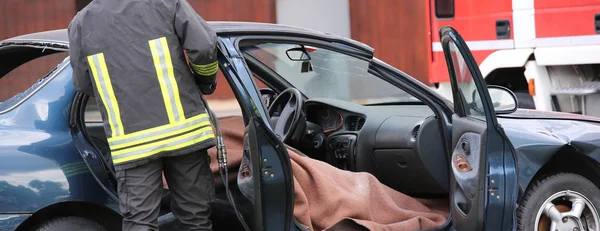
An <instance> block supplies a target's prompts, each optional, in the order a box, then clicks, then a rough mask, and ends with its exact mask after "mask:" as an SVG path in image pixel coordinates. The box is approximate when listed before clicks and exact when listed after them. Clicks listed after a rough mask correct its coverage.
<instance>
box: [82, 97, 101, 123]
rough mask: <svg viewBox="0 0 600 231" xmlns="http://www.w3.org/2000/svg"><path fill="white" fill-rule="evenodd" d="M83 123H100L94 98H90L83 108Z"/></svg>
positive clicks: (98, 111) (98, 109)
mask: <svg viewBox="0 0 600 231" xmlns="http://www.w3.org/2000/svg"><path fill="white" fill-rule="evenodd" d="M84 121H85V122H86V123H102V116H101V115H100V108H99V107H98V102H96V98H95V97H93V96H92V97H90V98H89V99H88V101H87V104H86V106H85V114H84Z"/></svg>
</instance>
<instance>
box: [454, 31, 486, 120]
mask: <svg viewBox="0 0 600 231" xmlns="http://www.w3.org/2000/svg"><path fill="white" fill-rule="evenodd" d="M448 46H449V48H450V53H451V56H452V66H453V67H454V75H455V76H456V81H457V86H458V92H454V93H453V94H458V97H460V98H462V99H463V100H462V103H463V108H464V109H465V115H466V116H470V117H474V118H477V119H480V120H485V111H484V110H483V106H482V102H483V101H482V98H481V94H480V93H479V91H478V90H477V86H476V85H475V82H474V81H473V74H472V73H471V70H469V67H468V66H467V63H466V62H465V59H464V58H463V55H462V54H461V53H460V51H459V50H458V47H456V44H454V42H453V41H450V43H449V44H448Z"/></svg>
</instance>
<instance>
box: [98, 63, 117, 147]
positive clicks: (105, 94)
mask: <svg viewBox="0 0 600 231" xmlns="http://www.w3.org/2000/svg"><path fill="white" fill-rule="evenodd" d="M92 60H94V66H96V76H98V82H99V83H100V86H99V87H100V88H102V99H104V101H103V103H105V104H106V106H107V107H108V111H107V112H108V113H109V116H110V117H111V118H110V119H109V121H111V122H109V123H111V124H112V127H114V129H115V131H113V132H114V133H115V136H122V135H123V134H122V133H121V129H119V123H117V119H118V117H117V114H116V113H115V106H116V105H113V103H116V102H112V100H111V99H110V96H109V93H108V88H107V87H106V79H105V76H104V75H103V74H102V66H101V65H100V61H99V60H98V55H93V56H92Z"/></svg>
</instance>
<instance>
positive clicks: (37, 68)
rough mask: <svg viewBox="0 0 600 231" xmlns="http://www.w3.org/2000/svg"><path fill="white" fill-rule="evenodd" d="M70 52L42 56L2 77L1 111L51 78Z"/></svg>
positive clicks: (0, 86)
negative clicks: (44, 80)
mask: <svg viewBox="0 0 600 231" xmlns="http://www.w3.org/2000/svg"><path fill="white" fill-rule="evenodd" d="M67 56H68V52H61V53H55V54H51V55H46V56H42V57H39V58H36V59H33V60H31V61H29V62H26V63H24V64H22V65H20V66H18V67H17V68H15V69H13V70H12V71H10V72H8V73H7V74H6V75H4V76H1V77H0V111H3V110H6V109H8V108H10V107H12V105H14V104H16V103H18V102H19V101H20V100H21V99H22V98H23V97H25V96H27V95H28V92H30V91H32V90H34V89H35V88H36V86H37V85H39V84H40V83H41V82H42V80H43V79H44V78H45V77H48V76H51V75H52V74H53V73H54V71H56V69H57V67H58V66H59V65H60V64H62V63H64V62H65V58H66V57H67Z"/></svg>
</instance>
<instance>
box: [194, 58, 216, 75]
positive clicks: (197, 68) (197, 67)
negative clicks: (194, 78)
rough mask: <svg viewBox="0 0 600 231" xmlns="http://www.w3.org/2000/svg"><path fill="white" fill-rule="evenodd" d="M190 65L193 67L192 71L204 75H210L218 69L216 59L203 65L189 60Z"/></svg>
mask: <svg viewBox="0 0 600 231" xmlns="http://www.w3.org/2000/svg"><path fill="white" fill-rule="evenodd" d="M190 66H191V67H192V69H194V72H196V73H197V74H199V75H204V76H212V75H214V74H216V73H217V70H218V69H219V63H218V62H217V61H214V62H212V63H209V64H204V65H202V64H194V63H192V62H190Z"/></svg>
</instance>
